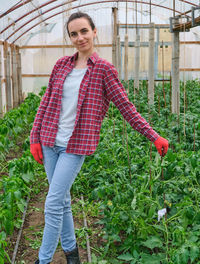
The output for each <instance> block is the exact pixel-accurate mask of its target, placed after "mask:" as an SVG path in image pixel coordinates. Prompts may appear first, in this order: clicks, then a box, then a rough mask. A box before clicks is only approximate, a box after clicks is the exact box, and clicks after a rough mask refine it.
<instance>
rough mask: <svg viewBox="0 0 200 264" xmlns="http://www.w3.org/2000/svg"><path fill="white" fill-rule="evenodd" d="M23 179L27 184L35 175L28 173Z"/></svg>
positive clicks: (23, 175) (24, 174)
mask: <svg viewBox="0 0 200 264" xmlns="http://www.w3.org/2000/svg"><path fill="white" fill-rule="evenodd" d="M22 179H23V180H24V181H25V182H26V183H29V182H30V181H31V180H32V179H33V174H32V173H30V172H28V173H23V174H22Z"/></svg>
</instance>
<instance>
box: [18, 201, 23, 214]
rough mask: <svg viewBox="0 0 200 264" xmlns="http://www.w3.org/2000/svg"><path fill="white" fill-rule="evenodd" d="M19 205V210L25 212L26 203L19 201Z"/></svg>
mask: <svg viewBox="0 0 200 264" xmlns="http://www.w3.org/2000/svg"><path fill="white" fill-rule="evenodd" d="M17 207H18V208H19V210H20V211H21V212H22V213H23V212H24V204H22V203H17Z"/></svg>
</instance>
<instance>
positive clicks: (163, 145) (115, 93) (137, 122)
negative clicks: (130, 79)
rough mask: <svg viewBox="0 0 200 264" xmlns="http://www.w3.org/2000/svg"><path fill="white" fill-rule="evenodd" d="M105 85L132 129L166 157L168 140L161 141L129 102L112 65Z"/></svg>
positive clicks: (108, 94) (106, 73)
mask: <svg viewBox="0 0 200 264" xmlns="http://www.w3.org/2000/svg"><path fill="white" fill-rule="evenodd" d="M104 85H105V90H106V94H107V96H108V98H109V99H110V100H111V101H112V102H113V103H114V104H115V105H116V107H117V108H118V109H119V111H120V113H121V114H122V115H123V117H124V119H125V120H126V121H127V122H128V123H129V124H130V125H131V126H132V128H134V129H135V130H136V131H138V132H139V133H141V134H142V135H144V136H145V137H146V138H148V139H149V140H150V141H151V142H153V143H154V144H155V146H156V148H157V150H158V152H159V154H160V155H162V156H164V155H165V154H166V153H167V149H168V141H167V140H166V139H164V140H160V139H161V137H160V136H159V135H158V134H157V133H156V132H155V131H154V130H153V128H152V127H151V126H150V125H149V123H148V122H147V121H146V120H145V119H144V118H143V117H142V116H141V115H140V114H139V113H138V112H137V110H136V108H135V106H134V104H133V103H132V102H130V101H129V99H128V96H127V93H126V90H125V88H124V87H123V85H122V84H121V82H120V80H119V78H118V73H117V71H116V69H115V67H114V66H113V65H112V64H111V65H110V67H108V68H107V70H106V72H105V77H104ZM156 143H157V144H156Z"/></svg>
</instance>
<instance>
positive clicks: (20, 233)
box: [11, 197, 30, 264]
mask: <svg viewBox="0 0 200 264" xmlns="http://www.w3.org/2000/svg"><path fill="white" fill-rule="evenodd" d="M29 201H30V197H27V199H26V206H25V208H24V212H23V217H22V225H21V227H20V230H19V232H18V236H17V241H16V244H15V249H14V252H13V256H12V262H11V264H14V263H15V259H16V255H17V250H18V247H19V242H20V239H21V235H22V230H23V226H24V222H25V218H26V212H27V208H28V204H29Z"/></svg>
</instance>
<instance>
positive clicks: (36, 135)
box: [30, 62, 59, 144]
mask: <svg viewBox="0 0 200 264" xmlns="http://www.w3.org/2000/svg"><path fill="white" fill-rule="evenodd" d="M58 64H59V62H57V63H56V64H55V65H54V68H53V70H52V73H51V75H50V78H49V83H48V87H47V89H46V92H45V94H44V96H43V97H42V100H41V102H40V106H39V108H38V111H37V114H36V117H35V120H34V123H33V127H32V130H31V134H30V144H35V143H39V142H40V129H41V125H42V120H43V117H44V114H45V111H46V108H47V106H48V103H49V100H50V97H51V92H52V81H53V78H54V76H55V73H56V71H57V69H58Z"/></svg>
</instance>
